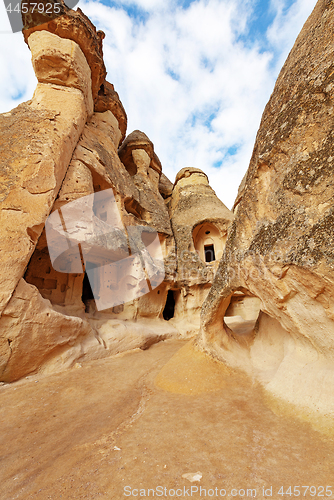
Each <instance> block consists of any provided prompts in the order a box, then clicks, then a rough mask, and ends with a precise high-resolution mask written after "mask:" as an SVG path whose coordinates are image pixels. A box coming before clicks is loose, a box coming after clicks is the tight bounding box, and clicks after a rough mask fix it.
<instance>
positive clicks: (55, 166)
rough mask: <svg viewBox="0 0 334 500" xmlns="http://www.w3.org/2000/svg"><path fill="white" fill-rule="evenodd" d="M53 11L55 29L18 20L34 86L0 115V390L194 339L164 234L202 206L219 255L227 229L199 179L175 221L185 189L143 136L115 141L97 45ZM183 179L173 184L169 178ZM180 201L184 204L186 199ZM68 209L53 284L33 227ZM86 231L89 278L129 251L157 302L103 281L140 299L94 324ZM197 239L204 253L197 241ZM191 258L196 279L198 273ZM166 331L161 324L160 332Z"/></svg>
mask: <svg viewBox="0 0 334 500" xmlns="http://www.w3.org/2000/svg"><path fill="white" fill-rule="evenodd" d="M61 4H62V15H60V16H58V17H57V18H56V19H50V18H49V17H48V16H44V17H43V15H40V14H39V13H38V12H37V11H36V13H35V16H32V17H31V15H27V16H26V17H25V19H24V22H25V28H26V29H25V30H24V37H25V40H26V42H27V44H28V46H29V48H30V50H31V53H32V63H33V67H34V70H35V73H36V76H37V79H38V85H37V88H36V91H35V93H34V96H33V99H32V100H31V101H29V102H28V103H24V104H21V105H20V106H18V107H17V108H16V109H14V110H12V111H11V112H10V113H5V114H3V115H0V128H1V133H2V138H3V141H2V144H1V158H2V163H1V167H0V175H1V180H2V183H1V193H0V204H1V205H0V209H1V226H0V227H1V229H0V230H1V244H0V245H1V264H2V265H1V268H0V286H1V294H0V312H1V313H2V315H1V317H0V379H1V380H3V381H6V382H10V381H12V380H16V379H18V378H20V377H22V376H24V375H27V374H29V373H33V372H36V371H43V372H45V373H50V372H52V371H55V370H60V369H64V368H68V367H71V366H73V365H74V364H75V363H76V362H77V361H84V360H90V359H96V358H101V357H105V356H109V355H111V354H116V353H118V352H123V351H126V350H128V349H134V348H138V347H140V348H142V349H146V348H148V347H149V346H150V345H152V344H153V343H155V342H158V341H159V340H163V339H165V338H168V337H181V336H189V335H193V334H194V332H196V331H197V330H198V327H199V310H200V307H201V304H202V302H203V300H204V298H205V296H206V294H207V292H208V289H209V287H210V280H206V279H205V278H204V279H203V278H201V279H200V280H196V279H195V280H194V278H193V277H190V276H189V277H188V278H184V279H182V280H181V279H180V278H179V276H178V275H177V273H178V272H179V270H178V264H177V259H178V254H177V252H176V246H175V241H176V240H175V238H174V234H173V230H172V224H173V221H174V223H175V224H176V225H177V224H179V223H180V224H181V226H182V225H183V226H184V227H185V226H187V225H189V226H191V225H192V224H193V223H194V221H195V222H196V224H197V226H198V227H199V225H201V224H202V223H203V222H206V220H207V215H206V214H205V213H204V212H205V211H203V210H202V211H198V210H195V208H194V207H195V205H196V203H198V204H201V203H202V204H203V203H206V202H207V201H208V200H210V203H211V205H210V203H209V205H210V207H211V208H210V207H209V208H210V210H211V212H212V213H211V212H210V210H209V212H210V217H209V218H210V221H211V222H210V224H211V226H210V228H211V227H212V228H213V229H214V232H215V231H216V232H217V234H215V236H214V238H215V240H214V242H213V243H214V244H215V245H216V246H217V248H216V250H218V249H220V248H222V247H223V245H224V236H223V233H224V234H225V232H226V229H227V225H228V224H229V223H230V222H231V220H232V218H233V215H232V214H231V213H230V212H229V211H228V210H227V209H226V207H224V206H223V205H222V204H221V202H219V200H218V199H217V198H216V196H215V194H214V192H213V191H212V189H211V188H210V187H209V186H208V181H207V179H206V178H205V179H206V180H205V186H203V185H202V184H203V179H204V177H205V175H204V174H203V173H202V172H201V171H197V170H196V172H192V171H191V169H187V170H186V172H188V174H189V175H190V174H191V175H192V179H191V182H190V184H196V185H197V184H199V185H200V186H197V187H196V186H195V189H194V190H193V196H194V198H195V199H196V202H193V205H192V206H193V210H190V211H189V213H188V214H187V216H186V217H183V219H182V217H181V212H182V203H181V205H180V200H181V199H182V196H183V195H184V193H186V192H187V189H188V188H187V183H188V184H189V182H188V181H187V182H186V183H184V179H181V178H179V177H180V176H179V177H178V179H177V183H176V184H175V186H174V188H173V185H172V183H171V182H170V181H169V180H168V179H167V177H166V176H165V175H164V174H163V173H162V165H161V162H160V160H159V158H158V156H157V155H156V153H155V151H154V146H153V143H152V142H151V141H150V139H149V138H148V137H147V136H146V135H145V134H144V133H143V132H140V131H134V132H133V133H131V134H130V135H129V136H128V137H127V138H126V139H125V136H126V128H127V116H126V113H125V110H124V108H123V106H122V103H121V101H120V99H119V96H118V94H117V92H116V91H115V89H114V87H113V85H112V84H110V83H108V82H107V81H106V80H105V76H106V71H105V66H104V63H103V54H102V40H103V38H104V34H103V33H102V32H96V29H95V27H94V26H93V25H92V24H91V22H90V21H89V20H88V19H87V18H86V16H85V15H84V14H83V13H82V12H81V11H80V9H78V10H77V11H76V12H74V11H70V10H69V9H68V8H67V7H66V5H65V4H64V3H63V2H62V1H61ZM124 139H125V140H124ZM123 141H124V142H123ZM122 143H123V144H122ZM182 172H183V171H182ZM189 172H190V173H189ZM188 174H187V173H186V174H184V172H183V173H182V175H181V177H187V176H188V177H189V175H188ZM195 174H196V175H197V177H198V176H199V177H201V181H200V182H197V181H196V175H195ZM202 178H203V179H202ZM182 183H183V184H182ZM182 186H183V187H182ZM181 187H182V189H183V191H182V189H181ZM188 187H189V186H188ZM104 191H105V193H104ZM103 193H104V194H103ZM108 193H112V200H113V201H112V203H113V204H114V205H113V206H114V209H115V208H116V209H117V210H116V212H117V214H118V215H117V217H118V222H117V224H118V226H117V227H116V226H115V227H112V228H111V230H110V234H105V233H104V231H105V229H106V227H107V226H106V224H107V225H108V220H109V219H108V217H109V215H108V210H107V209H106V208H105V206H104V205H103V203H109V201H108V202H107V201H106V202H104V201H103V200H104V198H103V197H104V196H109V194H108ZM180 193H181V194H180ZM95 194H97V195H101V194H102V197H101V196H100V198H99V199H102V202H101V204H100V205H95V206H93V203H95V202H93V200H94V199H95V198H94V197H93V196H92V195H94V196H95ZM90 195H91V196H90ZM89 196H90V198H89V200H90V201H87V203H89V207H90V208H89V210H90V211H89V212H85V214H86V213H89V217H88V216H86V215H83V214H82V213H81V212H80V210H81V209H80V199H81V198H84V197H89ZM110 196H111V195H110ZM186 196H188V198H189V196H191V189H190V191H189V193H188V194H187V195H186ZM84 199H85V200H88V198H84ZM106 199H107V198H106ZM110 199H111V198H110ZM77 202H79V204H78V203H77ZM68 203H72V205H71V207H72V208H71V210H72V212H73V213H72V215H73V217H74V218H75V221H77V224H74V225H73V224H72V226H73V236H72V244H71V245H74V246H71V245H70V247H69V255H70V258H71V259H72V260H73V259H74V260H75V259H77V260H76V266H75V267H74V268H71V267H69V268H67V264H66V262H65V264H63V267H62V268H61V269H58V268H57V269H58V270H57V269H56V268H55V267H53V265H52V262H51V259H50V255H49V250H48V242H47V237H46V230H45V227H44V226H45V222H46V219H47V217H48V216H49V215H50V214H52V216H54V215H56V216H58V217H59V215H57V214H59V213H60V212H56V211H58V210H62V214H64V213H65V212H66V205H67V204H68ZM76 203H77V204H76ZM108 206H109V205H108ZM75 207H79V208H75ZM87 207H88V205H87ZM171 207H172V211H171V212H170V213H169V209H171ZM217 210H218V212H217ZM64 211H65V212H64ZM62 217H63V218H64V215H62ZM82 217H84V219H82ZM87 217H88V218H89V220H88V219H87ZM180 217H181V219H182V221H181V219H180ZM115 220H116V219H115ZM171 220H172V224H171ZM178 221H179V222H178ZM180 221H181V222H180ZM212 224H213V225H212ZM215 224H217V227H216V226H214V225H215ZM108 227H109V226H108ZM110 227H111V226H110ZM84 228H86V229H87V228H88V230H89V231H90V233H89V234H90V243H89V244H85V246H84V247H85V249H86V250H85V251H88V252H89V251H90V253H89V255H90V259H91V261H90V262H89V264H90V265H92V264H93V265H94V266H101V265H102V266H103V265H104V262H105V261H104V260H103V259H105V258H106V255H107V254H108V256H109V253H110V252H111V253H113V255H114V254H115V259H116V260H118V259H123V260H125V254H126V255H128V253H129V251H130V250H131V252H135V254H136V252H139V254H140V252H144V253H143V254H142V255H144V254H145V256H146V257H145V259H146V261H145V262H146V265H148V266H149V271H150V273H151V274H150V276H151V277H153V279H156V280H158V278H159V280H158V281H156V282H155V284H156V288H153V289H152V286H151V291H149V289H148V288H147V291H149V293H146V294H144V295H143V291H142V290H140V288H141V287H143V286H144V290H146V288H145V287H147V282H146V281H147V279H146V278H145V277H144V276H142V277H141V278H140V277H138V274H136V271H135V269H134V268H132V267H131V266H130V267H128V268H126V269H127V270H126V272H125V271H122V272H123V273H124V276H122V279H121V280H118V279H116V278H115V276H114V277H112V276H111V277H110V276H109V275H108V276H109V277H108V279H109V278H110V280H111V281H110V280H109V281H107V278H103V277H102V275H99V280H98V281H99V283H100V284H99V287H100V288H99V295H101V293H100V292H102V291H103V293H104V291H105V290H107V288H108V287H109V288H110V287H113V289H114V290H119V293H121V292H122V293H123V292H124V290H130V291H131V290H134V291H136V290H137V289H138V290H140V294H139V295H138V294H137V295H136V294H133V293H132V295H128V297H131V300H130V298H129V299H128V302H127V303H121V304H120V305H116V306H113V307H110V306H109V305H108V306H105V307H104V310H97V305H96V304H97V303H96V297H95V300H94V296H93V294H92V290H91V288H90V285H89V281H88V279H87V272H88V271H87V268H86V267H85V266H86V264H87V263H86V262H84V261H83V260H82V257H80V258H79V259H78V256H77V253H78V252H77V251H76V249H77V248H78V244H79V243H80V241H84V239H85V234H86V233H85V232H84V231H83V229H84ZM122 231H125V232H126V233H127V236H125V233H124V232H122ZM143 231H146V233H145V234H146V238H148V240H147V241H149V243H147V244H151V242H152V240H151V239H150V238H151V236H152V235H156V234H157V237H158V246H159V249H158V250H157V249H155V250H154V251H153V250H152V249H151V250H150V251H151V252H153V253H152V255H151V254H150V253H149V252H148V250H147V248H146V243H145V242H144V240H143V234H144V233H143ZM221 231H223V232H221ZM67 234H69V233H67ZM150 234H151V236H149V235H150ZM154 237H155V238H156V236H154ZM82 238H83V240H82ZM187 238H188V239H187V241H186V240H184V241H185V245H187V246H188V247H189V248H190V250H191V253H192V255H193V257H194V258H195V260H196V258H197V252H199V253H200V250H198V249H196V248H195V246H196V245H195V246H194V243H193V235H192V230H191V229H190V231H188V232H187ZM197 239H198V241H199V242H200V243H199V245H202V247H203V244H204V239H203V235H202V236H201V235H200V237H198V238H197ZM178 241H179V240H178ZM180 241H181V240H180ZM182 241H183V240H182ZM210 242H211V240H210ZM202 247H201V251H202V254H201V255H202V257H201V258H202V262H201V264H200V267H201V268H205V267H206V263H205V255H204V254H203V251H204V250H203V248H204V247H203V248H202ZM218 247H219V248H218ZM87 249H88V250H87ZM94 252H95V253H94ZM108 252H109V253H108ZM154 252H157V255H156V254H155V253H154ZM116 254H117V255H116ZM139 254H138V255H139ZM66 255H67V254H66ZM87 255H88V254H87ZM140 255H141V254H140ZM217 255H218V254H217ZM108 258H109V257H108ZM141 258H143V257H141ZM158 258H160V260H159V261H158V260H157V259H158ZM217 258H218V256H217ZM217 258H216V257H215V258H214V259H213V260H215V261H216V260H217ZM80 259H81V260H80ZM161 259H162V261H163V262H164V266H165V278H164V279H163V275H162V267H161V262H162V261H161ZM211 260H212V259H211ZM207 265H209V264H208V263H207ZM124 266H125V264H124ZM210 266H211V267H212V269H214V268H215V265H214V264H210ZM68 269H69V270H70V271H72V272H69V270H68ZM101 269H102V268H101ZM122 269H125V267H123V268H122ZM146 271H147V270H146ZM103 272H104V271H103ZM161 280H162V281H161ZM110 283H111V284H110ZM158 283H160V284H159V286H157V284H158ZM188 285H189V287H190V288H191V293H190V292H189V289H190V288H189V287H188V288H187V286H188ZM106 287H107V288H106ZM126 287H128V288H126ZM110 289H111V288H110ZM127 293H128V292H127ZM175 293H176V294H177V295H178V297H182V298H181V300H176V304H175V300H174V306H173V304H171V303H170V298H171V294H172V296H173V294H175ZM136 297H137V298H136ZM175 297H176V296H175ZM107 303H108V301H107V302H106V304H107ZM108 304H109V303H108ZM100 309H101V308H100ZM187 309H188V310H189V311H190V313H189V314H188V316H187V312H186V311H187ZM174 316H175V318H174ZM194 316H196V320H194ZM171 318H174V319H173V321H166V320H170V319H171ZM185 318H186V319H185ZM188 319H189V321H190V323H189V324H190V326H189V325H187V324H186V323H187V321H188ZM191 319H192V320H194V321H193V322H191Z"/></svg>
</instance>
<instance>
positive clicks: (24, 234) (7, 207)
mask: <svg viewBox="0 0 334 500" xmlns="http://www.w3.org/2000/svg"><path fill="white" fill-rule="evenodd" d="M86 116H87V114H86V107H85V102H84V97H83V94H82V92H81V91H79V90H77V89H73V88H69V87H64V86H58V85H51V84H38V86H37V89H36V91H35V94H34V97H33V99H32V101H30V102H28V103H25V104H21V105H20V106H18V107H17V108H16V109H15V110H13V111H11V112H10V113H6V114H5V115H1V116H0V128H1V137H2V141H1V145H0V148H1V159H2V162H1V181H2V182H1V202H0V204H1V207H0V208H1V224H0V228H1V229H0V231H1V242H0V246H1V268H0V285H1V291H0V313H1V311H2V310H3V308H4V307H5V305H6V304H7V302H8V300H9V299H10V297H11V295H12V293H13V291H14V289H15V287H16V285H17V283H18V281H19V279H20V278H21V277H22V275H23V273H24V270H25V267H26V266H27V264H28V262H29V259H30V257H31V255H32V252H33V250H34V247H35V245H36V243H37V240H38V238H39V236H40V234H41V232H42V230H43V227H44V223H45V220H46V217H47V216H48V214H49V212H50V211H51V208H52V206H53V203H54V201H55V198H56V196H57V193H58V191H59V188H60V186H61V183H62V181H63V178H64V175H65V173H66V170H67V168H68V164H69V161H70V159H71V157H72V154H73V150H74V148H75V146H76V143H77V141H78V139H79V136H80V134H81V132H82V130H83V127H84V124H85V121H86Z"/></svg>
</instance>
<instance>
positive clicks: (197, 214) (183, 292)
mask: <svg viewBox="0 0 334 500" xmlns="http://www.w3.org/2000/svg"><path fill="white" fill-rule="evenodd" d="M169 213H170V218H171V223H172V228H173V234H174V238H175V245H176V248H177V252H176V258H175V260H176V262H177V269H176V276H175V278H174V283H173V288H174V292H173V293H174V300H175V321H179V322H182V323H183V327H182V329H184V328H185V329H186V330H189V332H190V331H191V332H192V333H194V332H196V331H197V329H198V327H199V313H200V308H201V306H202V304H203V302H204V300H205V298H206V296H207V294H208V292H209V289H210V286H211V283H212V280H213V277H214V274H215V272H216V270H217V266H218V262H219V259H220V257H221V255H222V253H223V250H224V247H225V241H226V235H227V230H228V227H229V226H230V224H231V222H232V220H233V214H232V212H230V210H228V209H227V208H226V207H225V205H224V204H223V203H222V202H221V201H220V200H219V199H218V198H217V196H216V194H215V192H214V191H213V189H212V188H211V187H210V186H209V182H208V178H207V176H206V174H205V173H204V172H203V171H202V170H200V169H196V168H184V169H182V170H181V171H180V172H179V173H178V174H177V176H176V179H175V184H174V188H173V192H172V196H171V199H170V202H169ZM180 328H181V327H180Z"/></svg>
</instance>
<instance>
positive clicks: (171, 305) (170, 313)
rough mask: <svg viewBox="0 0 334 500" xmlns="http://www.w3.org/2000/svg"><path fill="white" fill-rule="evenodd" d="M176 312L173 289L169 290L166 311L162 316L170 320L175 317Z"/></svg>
mask: <svg viewBox="0 0 334 500" xmlns="http://www.w3.org/2000/svg"><path fill="white" fill-rule="evenodd" d="M174 312H175V298H174V293H173V291H172V290H168V293H167V300H166V305H165V309H164V312H163V313H162V316H163V318H164V319H165V320H166V321H169V320H170V319H172V318H174Z"/></svg>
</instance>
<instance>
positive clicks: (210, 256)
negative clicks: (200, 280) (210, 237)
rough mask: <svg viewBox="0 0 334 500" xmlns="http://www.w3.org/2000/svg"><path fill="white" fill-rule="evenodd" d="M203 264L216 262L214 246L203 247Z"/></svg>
mask: <svg viewBox="0 0 334 500" xmlns="http://www.w3.org/2000/svg"><path fill="white" fill-rule="evenodd" d="M204 253H205V262H213V261H214V260H216V255H215V247H214V245H204Z"/></svg>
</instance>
